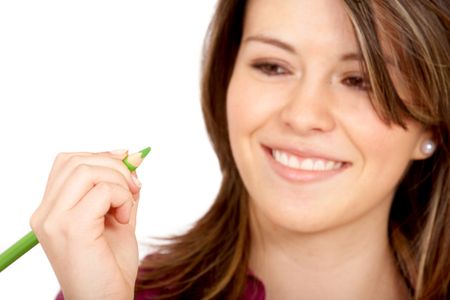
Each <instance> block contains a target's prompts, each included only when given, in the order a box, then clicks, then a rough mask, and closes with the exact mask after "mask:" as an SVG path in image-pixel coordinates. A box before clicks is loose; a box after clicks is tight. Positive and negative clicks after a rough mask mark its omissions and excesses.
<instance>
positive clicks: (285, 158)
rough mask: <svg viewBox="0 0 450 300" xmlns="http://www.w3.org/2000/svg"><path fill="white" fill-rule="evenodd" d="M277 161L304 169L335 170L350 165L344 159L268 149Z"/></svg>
mask: <svg viewBox="0 0 450 300" xmlns="http://www.w3.org/2000/svg"><path fill="white" fill-rule="evenodd" d="M268 150H269V151H270V152H271V154H272V157H273V159H274V160H275V161H277V162H278V163H280V164H281V165H283V166H285V167H289V168H292V169H296V170H303V171H318V172H320V171H322V172H323V171H333V170H338V169H341V168H343V167H344V166H346V165H348V163H346V162H344V161H335V160H328V159H323V158H310V157H300V156H297V155H294V154H292V153H289V152H286V151H283V150H278V149H268Z"/></svg>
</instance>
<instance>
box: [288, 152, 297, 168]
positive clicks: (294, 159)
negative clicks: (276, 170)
mask: <svg viewBox="0 0 450 300" xmlns="http://www.w3.org/2000/svg"><path fill="white" fill-rule="evenodd" d="M288 165H289V167H291V168H294V169H298V168H300V161H299V160H298V158H297V157H295V156H292V155H291V157H289V164H288Z"/></svg>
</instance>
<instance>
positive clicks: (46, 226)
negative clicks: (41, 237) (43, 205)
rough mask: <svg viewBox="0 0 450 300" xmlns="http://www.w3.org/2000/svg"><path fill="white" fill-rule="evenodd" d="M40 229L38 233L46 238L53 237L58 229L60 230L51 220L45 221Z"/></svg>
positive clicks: (58, 225) (54, 221)
mask: <svg viewBox="0 0 450 300" xmlns="http://www.w3.org/2000/svg"><path fill="white" fill-rule="evenodd" d="M40 227H41V228H40V232H42V233H43V234H45V235H46V236H54V235H55V234H56V233H57V232H58V228H61V226H60V224H57V222H56V220H55V219H52V218H47V219H45V220H44V221H43V222H42V224H41V226H40Z"/></svg>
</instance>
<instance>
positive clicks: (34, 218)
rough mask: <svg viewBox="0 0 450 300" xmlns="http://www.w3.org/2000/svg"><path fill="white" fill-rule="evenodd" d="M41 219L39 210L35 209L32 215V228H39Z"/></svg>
mask: <svg viewBox="0 0 450 300" xmlns="http://www.w3.org/2000/svg"><path fill="white" fill-rule="evenodd" d="M39 220H40V218H39V215H38V212H37V211H35V212H34V213H33V214H32V215H31V217H30V227H31V229H33V230H36V229H37V228H38V226H39V225H38V224H39Z"/></svg>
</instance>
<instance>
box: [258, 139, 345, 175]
mask: <svg viewBox="0 0 450 300" xmlns="http://www.w3.org/2000/svg"><path fill="white" fill-rule="evenodd" d="M264 152H265V153H266V155H267V157H268V160H269V164H270V166H271V167H272V169H273V170H274V171H275V173H277V174H278V175H279V176H280V177H282V178H283V179H286V180H288V181H292V182H315V181H320V180H325V179H329V178H331V177H333V176H335V175H337V174H340V173H342V172H343V171H344V170H346V169H347V168H348V167H349V165H350V164H349V163H343V164H342V166H341V167H340V168H339V169H333V170H326V171H325V170H323V171H308V170H298V169H293V168H290V167H288V166H285V165H282V164H281V163H279V162H278V161H276V160H275V159H274V158H273V156H272V149H269V148H265V147H264Z"/></svg>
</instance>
